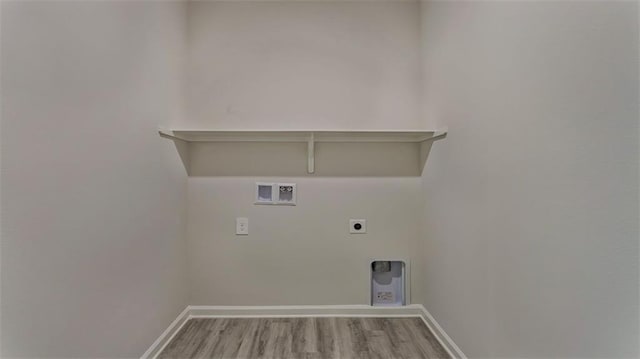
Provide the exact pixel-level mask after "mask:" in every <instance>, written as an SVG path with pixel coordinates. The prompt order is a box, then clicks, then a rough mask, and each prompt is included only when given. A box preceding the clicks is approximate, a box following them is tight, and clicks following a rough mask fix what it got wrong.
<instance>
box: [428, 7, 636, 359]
mask: <svg viewBox="0 0 640 359" xmlns="http://www.w3.org/2000/svg"><path fill="white" fill-rule="evenodd" d="M637 6H638V5H637V3H636V2H604V1H602V2H555V1H552V2H499V1H496V2H491V1H479V2H427V3H424V4H423V9H422V15H423V48H424V50H425V56H424V60H425V94H424V96H425V102H426V105H425V108H427V109H428V112H427V114H428V116H429V118H430V120H431V121H440V122H441V123H442V124H446V125H448V126H449V129H450V135H449V136H448V138H447V139H446V140H445V141H442V142H439V143H438V144H437V145H435V146H433V148H432V151H431V154H430V157H429V160H428V163H427V166H426V169H425V172H424V174H423V178H424V190H425V201H426V202H425V211H426V213H425V215H424V223H425V227H424V231H425V235H424V239H425V244H424V249H423V253H424V257H423V263H424V275H425V282H424V286H425V292H424V305H425V306H426V307H427V308H428V309H429V311H430V312H431V313H432V314H433V315H434V316H435V318H436V319H437V320H438V321H439V323H440V324H441V325H442V326H443V327H444V329H445V330H446V331H447V332H448V334H449V335H450V336H451V337H453V339H454V340H455V341H456V343H457V344H458V345H459V346H460V347H461V348H462V350H463V351H464V352H465V353H466V354H467V355H468V356H470V357H509V358H513V357H528V358H533V357H536V358H539V357H555V358H566V357H580V358H586V357H607V358H615V357H634V358H635V357H638V337H639V333H638V303H639V300H638V283H639V281H638V116H639V114H638V9H637Z"/></svg>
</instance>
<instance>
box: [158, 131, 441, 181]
mask: <svg viewBox="0 0 640 359" xmlns="http://www.w3.org/2000/svg"><path fill="white" fill-rule="evenodd" d="M158 132H159V134H160V136H161V137H163V138H168V139H171V140H174V141H176V142H177V143H176V146H177V147H178V150H179V151H181V148H182V149H183V150H182V151H183V152H184V153H181V156H180V157H181V158H182V160H183V162H185V163H184V164H185V168H186V169H187V172H190V163H191V161H190V160H189V152H190V151H189V150H188V149H189V148H190V145H192V144H194V145H197V144H202V143H216V142H218V143H221V142H224V143H233V142H254V143H260V142H262V143H281V144H287V143H289V144H291V143H306V151H307V153H306V155H307V161H306V162H307V173H308V174H313V173H314V172H315V167H316V166H315V162H316V143H343V144H349V143H370V144H375V143H379V144H387V145H390V144H393V143H396V144H399V145H398V146H402V145H406V144H414V145H415V146H417V150H418V151H419V152H420V155H419V157H420V160H419V161H418V162H419V163H418V165H419V168H417V169H416V171H414V172H417V171H418V170H419V172H422V168H423V167H424V164H425V162H426V157H427V154H428V149H429V148H430V146H431V141H433V140H437V139H441V138H444V137H445V136H446V134H447V130H446V129H442V130H369V131H361V130H338V131H330V130H210V129H204V130H192V129H172V130H165V129H159V130H158ZM178 142H179V143H180V146H179V145H178ZM185 145H186V149H185ZM367 148H372V147H370V146H369V147H367ZM386 148H387V149H388V148H389V147H388V146H387V147H386ZM365 151H366V149H365ZM425 152H426V153H425ZM190 174H191V173H190Z"/></svg>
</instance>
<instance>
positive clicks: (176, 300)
mask: <svg viewBox="0 0 640 359" xmlns="http://www.w3.org/2000/svg"><path fill="white" fill-rule="evenodd" d="M184 15H185V12H184V5H183V4H180V3H177V2H172V3H169V2H163V3H151V2H144V3H142V2H78V1H70V2H64V1H55V2H48V1H42V2H39V1H19V2H18V1H16V2H13V1H3V2H2V28H1V30H2V48H1V50H2V59H1V60H2V83H1V85H2V151H1V152H2V167H1V168H2V178H1V180H2V187H1V189H2V268H1V269H2V308H1V309H2V356H3V357H20V356H23V357H61V358H69V357H138V356H140V355H141V354H142V353H143V352H144V351H145V350H146V349H147V347H148V346H149V345H150V344H151V343H152V342H153V341H154V340H155V339H156V338H157V337H158V336H159V335H160V333H162V331H163V330H164V329H165V328H166V327H167V325H168V324H169V323H170V322H171V321H172V320H173V319H174V318H175V317H176V315H177V314H178V313H179V312H180V311H181V310H182V309H184V307H185V306H186V305H187V286H186V284H187V283H186V282H187V281H186V257H185V255H186V249H185V246H184V244H185V242H184V231H185V230H186V228H185V224H186V219H185V209H186V176H185V174H184V169H183V168H182V165H181V163H180V160H179V158H178V155H177V153H176V151H175V149H174V148H173V145H172V144H171V143H170V142H168V141H166V140H162V139H160V138H159V137H158V135H157V132H156V129H157V126H158V124H159V123H162V122H168V121H170V119H171V118H173V117H175V116H179V113H180V98H181V96H180V72H179V69H180V67H181V65H180V63H181V59H180V58H181V54H182V52H183V51H184V49H183V39H182V34H184V31H183V30H184V20H185V17H184Z"/></svg>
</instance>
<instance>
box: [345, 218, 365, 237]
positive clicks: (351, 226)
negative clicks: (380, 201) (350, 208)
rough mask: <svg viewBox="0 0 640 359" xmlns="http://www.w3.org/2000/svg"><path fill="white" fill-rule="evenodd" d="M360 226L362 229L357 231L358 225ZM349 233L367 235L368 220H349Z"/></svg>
mask: <svg viewBox="0 0 640 359" xmlns="http://www.w3.org/2000/svg"><path fill="white" fill-rule="evenodd" d="M358 223H359V224H360V225H361V226H362V227H361V228H360V229H355V225H356V224H358ZM349 233H351V234H363V233H367V220H366V219H350V220H349Z"/></svg>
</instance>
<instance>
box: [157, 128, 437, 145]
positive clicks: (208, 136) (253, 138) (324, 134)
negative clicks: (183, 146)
mask: <svg viewBox="0 0 640 359" xmlns="http://www.w3.org/2000/svg"><path fill="white" fill-rule="evenodd" d="M159 133H160V136H162V137H167V138H171V139H178V140H182V141H186V142H309V141H311V139H312V138H313V141H314V142H422V141H428V140H432V139H435V137H440V136H444V135H445V134H446V133H447V131H446V130H444V131H422V130H420V131H418V130H406V131H395V130H394V131H384V130H380V131H357V130H354V131H342V130H341V131H327V130H317V131H316V130H306V131H304V130H291V131H290V130H263V131H255V130H246V131H238V130H216V131H214V130H163V129H160V130H159Z"/></svg>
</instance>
